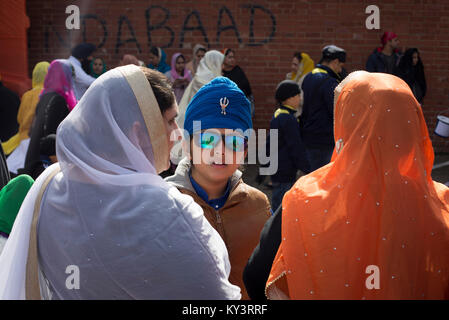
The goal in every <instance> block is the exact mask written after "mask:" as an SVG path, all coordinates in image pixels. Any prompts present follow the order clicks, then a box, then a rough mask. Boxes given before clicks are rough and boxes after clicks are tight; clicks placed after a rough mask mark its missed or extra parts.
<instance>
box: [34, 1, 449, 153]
mask: <svg viewBox="0 0 449 320" xmlns="http://www.w3.org/2000/svg"><path fill="white" fill-rule="evenodd" d="M71 4H74V5H78V6H79V8H80V11H81V16H82V20H81V29H80V30H71V31H69V30H67V29H66V27H65V20H66V18H67V17H68V14H66V13H65V8H66V6H68V5H71ZM371 4H374V5H377V6H378V7H379V9H380V30H367V29H366V27H365V20H366V19H367V17H368V14H366V13H365V9H366V7H367V6H368V5H371ZM27 14H28V16H29V17H30V20H31V27H30V29H29V31H28V40H29V62H30V63H29V71H30V73H31V70H32V68H33V66H34V64H35V63H37V62H38V61H41V60H48V61H50V60H52V59H55V58H64V57H68V55H69V52H70V50H69V48H70V46H72V45H74V44H76V43H78V42H81V41H87V42H92V43H94V44H96V45H97V46H99V47H100V48H99V49H98V51H97V54H98V55H99V56H101V57H103V58H104V59H105V60H106V63H107V65H108V67H114V66H116V65H117V63H118V61H119V60H120V57H121V56H122V55H123V54H125V53H131V54H134V55H136V56H137V57H138V58H139V59H140V60H143V61H145V62H148V51H149V46H150V45H156V46H162V47H166V48H165V49H164V50H165V51H166V53H167V56H168V58H169V59H170V57H171V55H172V54H173V53H175V52H178V51H180V52H182V53H184V54H185V55H186V56H188V58H190V57H191V55H192V52H191V51H192V48H193V46H194V45H195V44H196V43H198V42H201V43H204V44H208V45H209V47H210V48H211V49H219V50H221V49H223V48H228V47H232V48H235V49H236V50H237V54H236V57H237V61H238V64H239V65H240V66H241V67H242V68H243V69H244V70H245V72H246V74H247V76H248V78H249V80H250V83H251V86H252V88H253V91H254V94H255V99H256V117H255V121H254V125H255V126H256V127H257V128H266V127H268V126H269V120H270V118H271V116H272V113H273V111H274V98H273V95H274V90H275V87H276V85H277V83H278V82H279V81H281V80H283V79H284V77H285V74H286V73H287V72H288V71H289V69H290V62H291V57H292V54H293V52H294V51H304V52H307V53H309V54H310V55H311V57H312V58H313V59H314V60H315V61H316V62H317V61H318V60H319V59H320V53H321V49H322V48H323V46H325V45H327V44H336V45H338V46H340V47H342V48H344V49H346V51H347V63H346V66H345V67H346V69H347V70H348V71H354V70H358V69H364V67H365V62H366V59H367V57H368V55H369V54H370V53H371V52H372V51H373V49H374V48H375V47H377V46H379V45H380V36H381V35H382V33H383V31H385V30H389V31H390V30H391V31H394V32H395V33H397V34H398V36H399V39H400V41H401V47H404V48H407V47H417V48H419V50H420V52H421V56H422V59H423V62H424V65H425V70H426V77H427V84H428V94H427V96H426V98H425V101H424V105H423V110H424V114H425V117H426V120H427V124H428V127H429V131H430V133H431V137H432V140H433V143H434V148H435V150H436V151H437V152H449V139H443V138H438V137H435V136H434V134H433V130H434V128H435V125H436V116H437V115H438V114H439V113H441V112H444V111H447V114H448V115H449V72H448V71H449V1H447V0H440V1H430V0H429V1H428V0H396V1H360V0H349V1H342V0H340V1H338V0H328V1H321V0H315V1H304V0H283V1H280V0H275V1H265V0H243V1H241V0H238V1H221V0H219V1H211V0H195V1H191V0H177V1H166V0H158V1H139V0H121V1H119V0H91V1H75V0H71V1H63V0H46V1H42V0H28V1H27ZM83 17H84V18H83Z"/></svg>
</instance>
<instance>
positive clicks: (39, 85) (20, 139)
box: [3, 61, 50, 173]
mask: <svg viewBox="0 0 449 320" xmlns="http://www.w3.org/2000/svg"><path fill="white" fill-rule="evenodd" d="M49 66H50V64H49V63H48V62H47V61H41V62H38V63H37V64H36V65H35V66H34V69H33V74H32V89H31V90H28V91H27V92H25V93H24V94H23V96H22V100H21V102H20V107H19V111H18V113H17V122H18V123H19V131H18V133H17V134H16V135H15V136H13V137H12V138H10V139H9V140H8V141H7V146H6V147H5V145H4V144H3V149H4V150H5V154H7V155H9V157H8V159H7V162H8V168H9V169H10V171H11V172H14V173H15V172H16V170H15V168H16V167H20V168H21V165H22V166H23V161H24V159H25V154H26V151H27V148H28V142H29V140H28V138H29V136H28V132H29V131H30V128H31V124H32V122H33V119H34V114H35V112H36V106H37V103H38V102H39V95H40V93H41V92H42V89H43V86H44V80H45V76H46V75H47V70H48V67H49ZM22 149H23V150H22ZM21 150H22V151H24V152H21ZM13 151H16V152H14V156H13Z"/></svg>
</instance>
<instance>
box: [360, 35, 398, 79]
mask: <svg viewBox="0 0 449 320" xmlns="http://www.w3.org/2000/svg"><path fill="white" fill-rule="evenodd" d="M380 41H381V42H382V46H381V47H378V48H376V49H374V51H373V53H371V55H370V56H369V57H368V61H367V62H366V71H369V72H383V73H389V74H395V73H396V72H397V67H398V62H399V58H400V53H399V40H398V36H397V35H396V34H395V33H394V32H390V31H386V32H384V34H383V35H382V37H381V38H380Z"/></svg>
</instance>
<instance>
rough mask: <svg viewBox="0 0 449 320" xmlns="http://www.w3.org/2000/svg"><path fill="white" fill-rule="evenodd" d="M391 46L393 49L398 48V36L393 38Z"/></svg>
mask: <svg viewBox="0 0 449 320" xmlns="http://www.w3.org/2000/svg"><path fill="white" fill-rule="evenodd" d="M390 46H391V48H392V49H393V50H395V49H397V48H398V47H399V39H398V38H394V39H391V40H390Z"/></svg>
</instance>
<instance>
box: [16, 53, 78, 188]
mask: <svg viewBox="0 0 449 320" xmlns="http://www.w3.org/2000/svg"><path fill="white" fill-rule="evenodd" d="M74 77H75V69H74V68H73V66H72V64H71V63H70V62H69V61H68V60H63V59H58V60H53V61H52V63H51V64H50V66H49V67H48V72H47V75H46V76H45V80H44V89H43V90H42V92H41V94H40V96H39V102H38V103H37V106H36V114H35V117H34V119H33V124H32V125H31V130H30V134H29V136H30V144H29V146H28V150H27V154H26V157H25V167H24V168H23V169H19V170H18V173H19V174H28V175H30V176H31V177H32V178H33V179H36V178H37V177H38V176H39V175H40V174H41V173H42V172H43V171H44V170H45V168H46V167H47V166H48V165H50V164H51V161H50V159H49V158H48V157H44V156H43V155H42V153H41V143H42V141H43V139H45V138H46V137H47V136H48V135H50V134H55V133H56V129H57V128H58V126H59V124H60V123H61V122H62V120H64V119H65V117H67V115H68V114H69V113H70V111H72V110H73V108H74V107H75V105H76V104H77V100H76V98H75V92H74V89H73V78H74ZM54 154H56V151H55V153H54Z"/></svg>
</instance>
